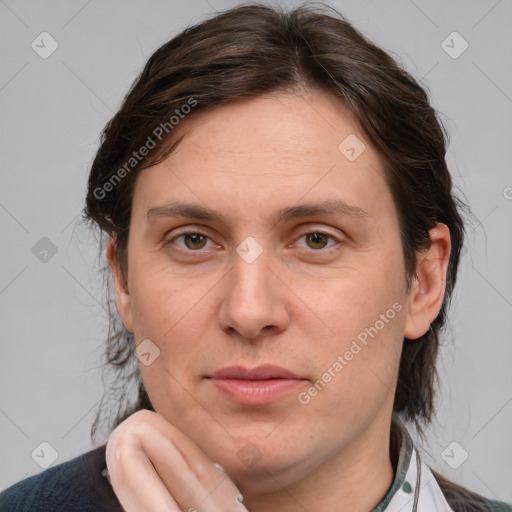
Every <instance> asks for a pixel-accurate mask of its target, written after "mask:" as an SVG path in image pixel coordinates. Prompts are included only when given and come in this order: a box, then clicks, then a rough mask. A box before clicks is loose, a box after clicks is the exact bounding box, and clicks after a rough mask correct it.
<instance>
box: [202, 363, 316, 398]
mask: <svg viewBox="0 0 512 512" xmlns="http://www.w3.org/2000/svg"><path fill="white" fill-rule="evenodd" d="M208 378H209V379H210V380H211V382H212V384H213V386H214V387H215V389H216V390H217V391H219V392H220V393H221V394H222V395H223V396H224V397H226V398H228V399H230V400H232V401H234V402H236V403H238V404H240V405H248V406H261V405H268V404H271V403H273V402H276V401H278V400H279V399H280V398H283V397H285V396H286V395H288V394H289V393H291V392H292V391H294V390H297V389H298V388H299V387H301V386H303V385H304V383H305V382H307V379H304V378H302V377H299V376H298V375H295V374H294V373H293V372H291V371H289V370H287V369H285V368H281V367H279V366H274V365H263V366H258V367H256V368H252V369H248V368H244V367H243V366H229V367H226V368H222V369H220V370H217V371H215V372H214V373H212V374H211V375H210V376H208Z"/></svg>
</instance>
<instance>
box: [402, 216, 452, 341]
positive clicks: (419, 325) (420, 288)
mask: <svg viewBox="0 0 512 512" xmlns="http://www.w3.org/2000/svg"><path fill="white" fill-rule="evenodd" d="M430 240H431V245H430V247H429V248H428V249H427V250H426V251H424V252H422V253H420V254H418V255H417V259H418V261H417V265H416V274H415V277H414V281H413V283H412V285H411V290H410V293H409V297H408V299H407V319H406V324H405V332H404V335H405V337H406V338H408V339H411V340H414V339H417V338H420V337H421V336H423V335H424V334H425V333H426V332H427V331H428V330H429V328H430V324H431V323H432V322H433V321H434V320H435V319H436V317H437V315H438V314H439V311H440V310H441V307H442V305H443V301H444V295H445V290H446V275H447V272H448V263H449V261H450V250H451V244H450V230H449V229H448V226H446V224H437V226H436V227H435V228H433V229H431V230H430Z"/></svg>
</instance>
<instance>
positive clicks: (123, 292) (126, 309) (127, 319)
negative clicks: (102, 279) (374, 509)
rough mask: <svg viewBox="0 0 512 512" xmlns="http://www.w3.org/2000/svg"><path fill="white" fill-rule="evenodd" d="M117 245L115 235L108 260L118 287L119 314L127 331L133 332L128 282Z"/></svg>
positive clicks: (109, 244) (109, 249)
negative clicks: (120, 265) (121, 267)
mask: <svg viewBox="0 0 512 512" xmlns="http://www.w3.org/2000/svg"><path fill="white" fill-rule="evenodd" d="M116 252H117V247H116V240H115V238H114V237H112V238H110V240H109V242H108V246H107V260H108V264H109V265H110V270H111V272H112V278H113V279H114V285H115V288H116V305H117V311H118V312H119V316H120V317H121V320H122V321H123V324H124V326H125V328H126V330H127V331H129V332H133V321H132V306H131V302H130V294H129V292H128V283H127V282H125V279H124V277H123V275H122V272H121V269H120V267H119V264H118V261H117V254H116Z"/></svg>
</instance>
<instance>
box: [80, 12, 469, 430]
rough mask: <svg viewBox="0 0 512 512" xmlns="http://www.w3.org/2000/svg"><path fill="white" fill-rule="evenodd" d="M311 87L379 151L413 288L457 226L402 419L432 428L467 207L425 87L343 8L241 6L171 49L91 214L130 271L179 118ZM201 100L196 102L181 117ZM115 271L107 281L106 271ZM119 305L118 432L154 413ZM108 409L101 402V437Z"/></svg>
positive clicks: (108, 130)
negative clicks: (426, 259) (145, 201)
mask: <svg viewBox="0 0 512 512" xmlns="http://www.w3.org/2000/svg"><path fill="white" fill-rule="evenodd" d="M326 10H327V11H328V12H326ZM304 89H307V90H315V89H319V90H322V91H326V92H329V93H331V94H333V95H335V96H336V97H338V98H339V100H340V102H343V103H344V104H345V105H346V106H347V107H348V109H349V110H350V111H351V112H352V114H353V115H354V117H355V119H356V120H357V122H358V123H359V125H360V128H361V129H362V130H363V132H364V133H365V135H366V137H368V139H369V140H370V141H371V143H372V144H373V145H374V147H375V148H376V149H377V151H378V153H379V155H380V158H381V162H382V164H383V167H384V170H385V178H386V180H387V183H388V186H389V188H390V191H391V194H392V197H393V199H394V202H395V205H396V207H397V211H398V217H399V225H400V236H401V243H402V248H403V256H404V262H405V272H406V279H407V283H408V285H410V282H411V279H413V278H414V276H415V269H416V264H417V261H416V258H417V254H418V253H419V252H420V251H422V250H424V249H426V248H428V247H429V244H430V237H429V230H430V229H432V228H434V227H435V226H436V224H437V223H444V224H446V225H447V226H448V228H449V230H450V236H451V254H450V260H449V266H448V272H447V283H446V292H445V297H444V302H443V305H442V307H441V310H440V312H439V314H438V316H437V318H436V319H435V320H434V322H433V323H432V325H431V327H430V329H429V331H428V332H427V333H426V334H425V335H423V336H422V337H420V338H419V339H416V340H405V343H404V345H403V350H402V354H401V360H400V369H399V377H398V383H397V389H396V395H395V401H394V412H395V413H398V414H400V415H401V416H402V417H403V418H404V419H405V420H411V421H413V422H414V423H415V424H416V427H417V428H418V430H419V431H420V432H422V431H423V430H422V426H421V425H422V424H428V423H429V422H430V421H431V419H432V415H433V413H434V395H435V388H436V385H437V383H436V380H437V373H436V357H437V352H438V346H439V335H440V332H441V330H442V328H443V326H444V324H445V321H446V313H447V307H448V303H449V300H450V296H451V293H452V290H453V287H454V285H455V281H456V275H457V267H458V263H459V255H460V250H461V246H462V242H463V234H464V226H463V221H462V218H461V215H460V211H461V208H462V207H463V206H464V205H463V203H462V202H460V201H459V200H458V199H457V198H456V197H454V194H453V191H452V180H451V177H450V173H449V171H448V168H447V165H446V161H445V153H446V144H447V138H446V133H445V131H444V129H443V126H442V124H441V122H440V120H439V119H438V116H437V114H436V111H435V109H434V108H433V107H432V106H431V105H430V102H429V98H428V95H427V93H426V91H425V90H424V88H423V87H421V86H420V85H419V84H418V82H417V81H416V80H415V79H414V78H413V77H412V76H411V75H410V74H409V73H407V72H406V71H405V70H404V69H403V68H402V67H401V66H400V65H398V64H397V62H395V60H394V59H393V58H392V57H391V56H390V55H389V54H388V53H386V52H385V51H384V50H382V49H381V48H379V47H377V46H376V45H374V44H373V43H371V42H370V41H369V40H368V39H366V38H365V37H364V36H363V35H362V34H361V33H359V32H358V31H357V30H356V29H355V28H354V27H353V26H352V25H351V24H350V23H349V22H348V21H347V20H346V19H345V18H344V17H343V16H342V15H341V14H339V13H338V12H337V11H335V10H334V9H331V8H328V7H327V6H323V7H318V6H310V5H308V6H301V7H299V8H297V9H295V10H293V11H291V12H286V11H285V10H282V9H280V8H273V7H268V6H265V5H260V4H251V5H242V6H239V7H236V8H233V9H230V10H228V11H226V12H223V13H221V14H218V15H216V16H215V17H213V18H211V19H208V20H206V21H203V22H201V23H198V24H196V25H194V26H192V27H190V28H187V29H186V30H184V31H183V32H181V33H180V34H179V35H177V36H176V37H174V38H173V39H171V40H170V41H168V42H166V43H165V44H164V45H163V46H161V47H160V48H159V49H158V50H157V51H156V52H155V53H154V54H153V55H152V56H151V57H150V59H149V60H148V62H147V64H146V65H145V67H144V69H143V70H142V72H141V73H140V75H139V77H138V78H137V79H136V80H135V82H134V83H133V85H132V87H131V89H130V91H129V92H128V94H127V95H126V97H125V99H124V101H123V103H122V105H121V107H120V109H119V111H118V112H117V113H116V114H115V116H114V117H113V118H112V119H111V121H110V122H109V123H108V124H107V126H106V127H105V129H104V131H103V133H102V137H101V145H100V147H99V149H98V152H97V154H96V157H95V158H94V161H93V164H92V168H91V172H90V176H89V184H88V193H87V200H86V208H85V210H84V217H85V218H86V219H89V220H91V221H93V223H95V224H97V226H99V228H100V230H101V231H102V232H103V233H104V234H106V235H107V237H110V236H115V239H116V246H117V255H118V261H119V265H120V268H121V269H122V272H123V273H124V275H125V276H126V269H127V265H128V261H127V241H128V234H129V228H130V213H131V206H132V199H133V191H134V186H135V182H136V179H137V176H138V173H139V172H140V171H141V170H142V169H145V168H147V167H150V166H152V165H154V164H156V163H158V162H161V161H162V160H163V159H164V158H165V157H166V156H168V155H169V154H170V153H171V152H172V150H173V148H174V147H176V145H177V144H178V143H179V141H180V139H179V138H176V137H173V133H172V125H173V122H171V121H170V120H171V118H172V117H173V116H174V117H175V118H176V119H177V117H180V120H181V118H184V120H183V121H182V122H184V123H186V119H187V118H189V117H192V116H195V115H196V114H197V113H199V112H205V111H207V110H211V109H216V108H219V107H221V106H222V105H223V104H226V103H228V102H230V101H234V100H240V99H249V98H255V97H258V96H260V95H263V94H268V93H272V92H282V91H284V92H292V93H293V92H296V91H300V90H304ZM191 99H192V100H193V101H194V102H195V106H194V107H193V108H191V109H188V113H187V114H186V116H185V115H182V114H183V113H184V112H185V110H184V107H183V106H184V105H186V104H189V105H190V104H191ZM178 122H180V121H178ZM162 126H164V127H167V129H166V130H165V135H166V136H165V137H161V140H160V139H159V138H158V137H156V135H155V134H157V133H160V132H161V131H162ZM159 130H160V131H159ZM148 137H149V138H151V140H152V141H153V142H154V143H155V147H154V148H152V149H151V150H150V151H149V153H148V154H147V155H146V156H144V158H141V159H140V161H138V160H137V161H134V160H131V159H133V158H134V156H133V155H134V152H135V153H137V152H138V151H139V150H140V148H141V147H143V146H144V145H147V144H148V140H149V139H148ZM127 162H129V165H128V166H127ZM132 164H133V165H132ZM123 169H124V171H123ZM106 184H109V185H106ZM104 242H105V239H104V240H103V244H102V247H101V250H102V251H103V250H104ZM105 271H106V273H107V274H108V268H107V267H105ZM108 308H109V314H110V316H111V318H110V331H109V336H108V340H107V344H106V356H107V363H106V366H107V367H108V368H110V369H111V370H112V369H113V370H114V374H115V378H114V379H113V385H112V386H111V393H110V395H111V398H113V399H112V401H111V405H112V406H115V407H117V413H116V416H115V418H114V419H113V422H112V425H111V427H112V428H113V427H115V426H116V425H117V424H119V423H120V422H121V421H122V420H123V419H125V418H126V417H127V416H129V415H130V414H132V413H133V412H135V411H136V410H138V409H141V408H147V409H151V410H154V409H153V408H152V405H151V401H150V399H149V397H148V395H147V393H146V391H145V389H144V385H143V382H142V379H141V377H140V373H139V371H138V365H137V361H136V358H135V343H134V339H133V335H132V334H130V333H128V332H127V331H126V330H125V329H124V327H123V325H122V323H121V321H120V319H119V316H118V314H117V311H116V308H115V304H114V303H113V299H112V297H111V296H110V298H109V299H108ZM129 386H134V387H135V397H134V400H133V402H132V403H128V402H127V400H128V394H129V389H130V388H129ZM132 389H133V388H132ZM104 400H106V396H104ZM102 405H104V403H102ZM107 409H108V408H107ZM108 410H109V409H108ZM109 411H110V410H109ZM101 414H102V412H101V407H100V411H99V412H98V415H97V417H96V419H95V422H94V424H93V427H92V430H91V437H93V438H94V435H95V433H96V428H97V426H98V424H99V421H100V416H101ZM111 419H112V418H111Z"/></svg>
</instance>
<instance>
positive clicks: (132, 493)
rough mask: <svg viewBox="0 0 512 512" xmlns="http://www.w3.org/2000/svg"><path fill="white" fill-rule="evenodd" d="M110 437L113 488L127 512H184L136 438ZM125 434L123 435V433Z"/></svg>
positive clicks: (108, 458)
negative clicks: (139, 446) (158, 511)
mask: <svg viewBox="0 0 512 512" xmlns="http://www.w3.org/2000/svg"><path fill="white" fill-rule="evenodd" d="M117 434H118V435H116V436H114V437H110V438H109V440H108V442H107V448H106V452H105V456H106V461H107V468H108V471H109V474H110V482H111V484H112V488H113V489H114V492H115V494H116V496H117V498H118V500H119V502H120V503H121V505H122V507H123V510H124V511H125V512H141V511H142V512H156V511H157V510H160V511H162V512H182V510H181V508H180V507H179V506H178V504H177V503H176V501H175V500H174V499H173V498H172V496H171V494H170V493H169V491H168V489H167V488H166V486H165V485H164V483H163V482H162V481H161V480H160V478H159V477H158V474H157V472H156V471H155V468H154V467H153V465H152V464H151V461H150V460H149V458H148V457H147V455H146V454H145V453H144V452H143V451H142V450H140V449H139V448H138V444H139V443H138V442H137V440H136V438H135V437H133V438H132V439H130V438H129V437H128V436H125V437H122V436H121V435H119V432H118V433H117ZM121 434H122V432H121Z"/></svg>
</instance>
